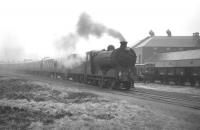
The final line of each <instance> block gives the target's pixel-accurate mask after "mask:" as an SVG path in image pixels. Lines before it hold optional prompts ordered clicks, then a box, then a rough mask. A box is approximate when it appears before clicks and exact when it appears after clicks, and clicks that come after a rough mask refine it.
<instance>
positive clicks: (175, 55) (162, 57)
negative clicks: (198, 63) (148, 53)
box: [147, 49, 200, 62]
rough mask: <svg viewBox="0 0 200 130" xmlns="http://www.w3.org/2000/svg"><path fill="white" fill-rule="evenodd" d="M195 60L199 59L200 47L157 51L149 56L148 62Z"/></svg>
mask: <svg viewBox="0 0 200 130" xmlns="http://www.w3.org/2000/svg"><path fill="white" fill-rule="evenodd" d="M189 59H190V60H195V59H200V49H197V50H188V51H178V52H168V53H158V54H155V55H153V56H152V57H151V58H149V59H148V60H147V61H148V62H156V61H173V60H189Z"/></svg>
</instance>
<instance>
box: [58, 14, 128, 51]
mask: <svg viewBox="0 0 200 130" xmlns="http://www.w3.org/2000/svg"><path fill="white" fill-rule="evenodd" d="M103 34H107V35H109V36H111V37H113V38H116V39H118V40H119V41H124V40H125V39H124V37H123V36H122V34H121V33H120V32H119V31H116V30H114V29H111V28H108V27H106V26H105V25H103V24H100V23H96V22H94V21H93V20H92V19H91V18H90V16H89V15H88V14H87V13H83V14H81V15H80V17H79V20H78V22H77V28H76V32H75V33H70V34H68V35H67V36H64V37H62V38H61V39H59V40H58V41H57V42H56V47H57V48H58V49H61V50H65V51H67V50H73V49H75V47H76V43H77V42H78V41H79V38H84V39H86V40H88V39H89V36H96V37H97V38H100V37H102V35H103Z"/></svg>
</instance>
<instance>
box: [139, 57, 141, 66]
mask: <svg viewBox="0 0 200 130" xmlns="http://www.w3.org/2000/svg"><path fill="white" fill-rule="evenodd" d="M139 64H141V55H139Z"/></svg>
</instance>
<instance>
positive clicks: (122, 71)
mask: <svg viewBox="0 0 200 130" xmlns="http://www.w3.org/2000/svg"><path fill="white" fill-rule="evenodd" d="M120 43H121V46H120V48H117V49H115V48H114V46H112V45H110V46H108V48H107V50H102V51H90V52H88V53H87V56H86V61H85V62H83V63H82V64H81V65H79V66H76V67H74V68H72V69H68V74H67V76H68V78H69V79H73V80H75V81H78V82H86V83H88V84H92V85H97V86H100V87H109V88H124V89H130V87H131V86H134V70H135V62H136V54H135V52H134V50H133V49H132V48H129V47H127V42H126V41H122V42H120Z"/></svg>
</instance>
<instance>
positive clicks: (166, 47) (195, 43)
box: [133, 32, 200, 64]
mask: <svg viewBox="0 0 200 130" xmlns="http://www.w3.org/2000/svg"><path fill="white" fill-rule="evenodd" d="M167 34H168V33H167ZM150 35H151V34H150ZM133 49H134V50H135V52H136V55H137V61H136V63H137V64H144V63H145V62H146V61H147V60H148V59H149V58H150V57H152V56H153V55H154V54H157V53H164V52H175V51H184V50H194V49H200V37H199V33H198V32H196V33H193V35H192V36H171V32H170V34H168V35H167V36H154V35H151V36H149V37H146V38H144V39H143V40H141V41H139V42H138V43H137V44H136V45H135V46H133Z"/></svg>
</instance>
